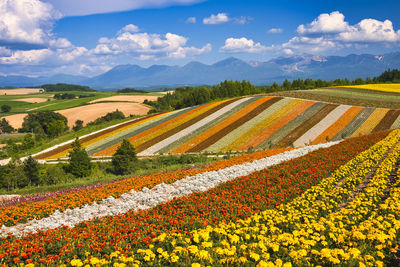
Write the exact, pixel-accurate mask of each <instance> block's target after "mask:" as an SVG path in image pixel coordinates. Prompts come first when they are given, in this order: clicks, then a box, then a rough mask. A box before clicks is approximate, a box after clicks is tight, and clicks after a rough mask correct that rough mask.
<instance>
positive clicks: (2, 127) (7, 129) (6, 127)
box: [0, 118, 14, 133]
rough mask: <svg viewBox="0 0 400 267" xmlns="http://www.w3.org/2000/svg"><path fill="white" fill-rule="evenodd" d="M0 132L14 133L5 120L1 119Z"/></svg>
mask: <svg viewBox="0 0 400 267" xmlns="http://www.w3.org/2000/svg"><path fill="white" fill-rule="evenodd" d="M0 130H1V132H2V133H11V132H12V131H14V128H13V127H12V126H11V125H10V124H9V123H8V121H7V120H6V119H5V118H2V119H1V121H0Z"/></svg>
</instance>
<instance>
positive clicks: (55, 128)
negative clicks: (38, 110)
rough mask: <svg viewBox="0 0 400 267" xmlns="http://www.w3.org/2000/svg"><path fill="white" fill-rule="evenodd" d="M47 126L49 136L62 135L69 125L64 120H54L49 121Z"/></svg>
mask: <svg viewBox="0 0 400 267" xmlns="http://www.w3.org/2000/svg"><path fill="white" fill-rule="evenodd" d="M46 127H47V135H48V136H49V137H57V136H60V135H61V134H62V133H63V132H64V131H65V130H66V129H67V125H65V123H64V121H63V120H53V121H51V122H49V123H48V124H47V125H46Z"/></svg>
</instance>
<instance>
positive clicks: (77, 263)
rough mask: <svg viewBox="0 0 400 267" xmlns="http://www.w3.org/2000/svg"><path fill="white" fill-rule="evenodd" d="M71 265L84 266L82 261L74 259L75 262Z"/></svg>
mask: <svg viewBox="0 0 400 267" xmlns="http://www.w3.org/2000/svg"><path fill="white" fill-rule="evenodd" d="M70 264H71V266H77V267H80V266H83V263H82V261H81V260H79V259H73V260H72V261H71V262H70Z"/></svg>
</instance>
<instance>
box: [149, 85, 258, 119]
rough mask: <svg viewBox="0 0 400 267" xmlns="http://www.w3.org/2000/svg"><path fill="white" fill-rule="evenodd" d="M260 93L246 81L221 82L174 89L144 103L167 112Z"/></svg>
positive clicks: (155, 109)
mask: <svg viewBox="0 0 400 267" xmlns="http://www.w3.org/2000/svg"><path fill="white" fill-rule="evenodd" d="M258 93H261V91H260V90H259V89H258V88H256V87H255V86H254V85H252V84H251V83H250V82H248V81H242V82H240V81H223V82H221V83H220V84H218V85H214V86H212V87H205V86H201V87H190V86H188V87H184V88H176V89H175V92H174V93H167V94H166V95H164V96H163V97H159V98H158V100H157V101H144V102H143V103H144V104H147V105H151V106H153V107H154V110H153V111H151V112H154V111H168V110H175V109H180V108H185V107H191V106H195V105H200V104H204V103H207V102H210V101H212V100H216V99H221V98H228V97H238V96H244V95H251V94H258Z"/></svg>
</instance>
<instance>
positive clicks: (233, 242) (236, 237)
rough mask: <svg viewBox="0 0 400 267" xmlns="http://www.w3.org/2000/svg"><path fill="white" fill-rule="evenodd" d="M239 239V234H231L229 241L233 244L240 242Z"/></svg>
mask: <svg viewBox="0 0 400 267" xmlns="http://www.w3.org/2000/svg"><path fill="white" fill-rule="evenodd" d="M239 240H240V237H239V236H237V235H229V241H230V242H231V243H232V244H236V243H238V242H239Z"/></svg>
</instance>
